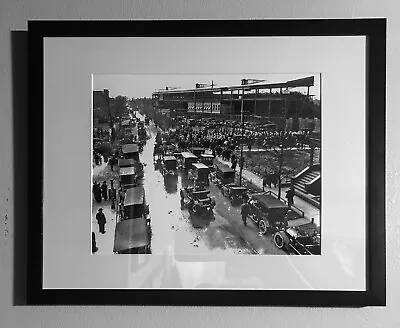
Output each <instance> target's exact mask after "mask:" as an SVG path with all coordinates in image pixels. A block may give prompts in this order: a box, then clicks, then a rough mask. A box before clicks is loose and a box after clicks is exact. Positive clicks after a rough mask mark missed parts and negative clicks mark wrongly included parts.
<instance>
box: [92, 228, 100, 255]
mask: <svg viewBox="0 0 400 328" xmlns="http://www.w3.org/2000/svg"><path fill="white" fill-rule="evenodd" d="M98 250H99V249H98V248H97V246H96V235H95V234H94V232H93V231H92V253H96V252H97V251H98Z"/></svg>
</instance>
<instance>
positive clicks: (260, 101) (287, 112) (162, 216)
mask: <svg viewBox="0 0 400 328" xmlns="http://www.w3.org/2000/svg"><path fill="white" fill-rule="evenodd" d="M199 60H200V58H199ZM260 67H261V63H260ZM320 84H321V74H319V73H308V74H307V73H301V74H290V73H285V74H277V73H276V74H260V73H259V74H241V75H240V74H225V75H205V74H203V75H189V74H186V75H172V74H165V75H93V102H92V103H93V108H92V109H93V114H92V115H93V116H92V117H93V135H92V138H93V139H92V141H93V157H92V166H93V168H92V218H91V222H92V239H93V242H92V253H93V254H96V255H103V254H162V253H163V252H164V250H165V249H167V248H168V247H169V246H170V245H172V244H173V245H174V248H175V250H174V251H175V253H176V254H187V255H190V254H202V255H215V254H220V255H223V254H228V255H231V254H242V255H320V254H321V239H322V238H321V216H320V204H321V92H320Z"/></svg>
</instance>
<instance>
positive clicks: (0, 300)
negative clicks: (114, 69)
mask: <svg viewBox="0 0 400 328" xmlns="http://www.w3.org/2000/svg"><path fill="white" fill-rule="evenodd" d="M397 3H398V1H397V0H387V1H375V0H364V1H359V0H337V1H329V0H319V1H317V0H307V1H306V0H288V1H281V0H271V1H262V0H259V1H238V0H233V1H232V0H225V1H223V0H220V1H212V2H211V1H209V2H206V1H199V0H193V1H183V0H181V1H179V0H168V1H167V0H160V1H154V0H146V1H145V0H142V1H132V0H130V1H128V0H126V1H120V0H115V1H106V0H78V1H65V0H63V1H61V0H20V1H16V0H2V1H1V5H0V9H1V11H0V15H1V16H0V22H1V24H0V44H1V46H0V82H1V83H0V100H1V101H0V104H1V105H0V108H1V112H0V125H1V128H0V150H1V156H0V181H1V184H0V218H1V222H0V290H1V293H0V326H1V327H91V326H94V327H97V328H102V327H133V326H142V327H167V326H168V327H170V326H174V327H197V326H198V327H207V326H208V327H215V326H219V327H242V326H243V327H247V326H253V327H256V326H270V327H274V326H280V327H287V326H289V325H291V326H300V327H301V326H305V325H307V327H322V326H323V327H356V326H360V327H361V326H362V327H399V326H400V319H399V316H398V309H400V284H399V282H398V281H399V280H398V277H399V276H400V262H399V260H398V252H399V251H400V238H398V236H399V235H400V223H399V222H400V221H399V220H398V218H399V216H400V205H399V204H398V199H399V196H400V189H399V187H398V186H400V175H399V174H398V172H399V167H400V153H399V151H398V148H397V147H399V146H400V145H399V142H398V140H400V130H399V129H398V128H397V123H396V122H398V121H399V120H400V114H399V111H398V99H397V97H396V95H397V93H398V89H399V82H398V81H399V80H398V73H399V68H400V67H399V62H398V59H399V58H400V56H399V55H400V54H399V51H400V38H399V35H400V19H399V18H400V17H399V16H400V14H399V13H400V11H399V9H400V6H399V5H398V4H397ZM329 17H331V18H338V17H343V18H351V17H388V52H387V57H388V70H387V72H388V73H387V78H388V88H387V91H388V92H387V93H388V98H387V117H388V120H387V121H388V125H387V130H388V134H387V136H388V138H387V142H388V147H387V181H388V185H387V195H388V196H387V245H388V247H387V280H388V286H387V289H388V299H387V301H388V306H387V307H386V308H364V309H315V308H308V309H303V308H293V309H289V308H265V309H260V308H243V309H240V310H238V309H231V308H177V307H146V308H143V307H107V308H99V307H26V306H25V307H21V306H13V302H14V300H15V298H14V295H13V293H14V291H16V295H15V296H16V300H17V301H18V298H19V297H21V295H22V294H23V290H24V286H23V285H17V286H14V280H13V276H14V274H15V271H18V270H24V269H25V268H24V267H23V266H22V265H21V264H17V265H15V266H14V261H13V255H14V239H17V245H20V246H17V247H21V245H22V246H24V240H25V236H24V235H23V234H21V233H18V231H19V228H20V227H21V225H22V223H21V221H20V220H15V218H16V217H17V218H18V217H21V215H22V214H24V213H25V212H26V209H24V207H23V205H24V204H20V206H16V207H15V208H14V203H15V202H18V201H19V199H15V197H14V189H15V188H14V185H13V174H14V172H13V161H14V159H16V160H18V159H20V155H18V153H17V154H16V156H13V151H14V150H13V138H14V139H15V138H20V134H19V133H18V128H24V127H25V126H26V120H25V118H24V117H21V115H19V113H18V112H15V111H14V113H13V108H14V109H16V110H18V108H21V106H22V107H23V106H25V105H26V99H24V98H19V97H12V87H13V85H14V88H22V89H24V90H26V83H25V81H21V80H18V79H14V80H13V79H12V75H11V71H12V65H13V63H12V60H11V46H12V43H11V33H10V32H11V31H15V30H25V29H26V27H27V20H28V19H183V18H185V19H189V18H192V19H200V18H202V19H213V18H214V19H235V18H329ZM14 46H15V50H16V51H17V52H20V54H21V58H24V54H25V53H26V48H25V47H24V46H19V45H18V43H17V44H16V43H14ZM14 65H15V62H14ZM23 68H24V64H23V63H19V64H18V65H15V66H14V69H16V70H20V69H23ZM25 68H26V67H25ZM29 108H30V110H34V104H29ZM13 115H16V117H17V118H19V119H20V125H19V126H17V129H16V130H13V127H12V117H13ZM16 151H18V152H22V151H24V150H23V149H22V150H21V149H18V150H16ZM25 178H26V176H25V173H24V172H20V173H18V174H17V175H16V179H17V180H18V179H25ZM396 278H397V279H396ZM14 287H15V288H14Z"/></svg>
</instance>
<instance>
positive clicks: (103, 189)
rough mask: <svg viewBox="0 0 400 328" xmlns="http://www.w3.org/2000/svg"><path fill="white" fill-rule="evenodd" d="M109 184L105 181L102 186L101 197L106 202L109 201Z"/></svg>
mask: <svg viewBox="0 0 400 328" xmlns="http://www.w3.org/2000/svg"><path fill="white" fill-rule="evenodd" d="M107 191H108V187H107V182H105V181H103V184H102V185H101V195H102V197H103V198H104V200H107Z"/></svg>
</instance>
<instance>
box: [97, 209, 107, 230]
mask: <svg viewBox="0 0 400 328" xmlns="http://www.w3.org/2000/svg"><path fill="white" fill-rule="evenodd" d="M96 220H97V224H98V225H99V232H100V233H102V234H104V233H105V232H106V230H105V225H106V222H107V220H106V217H105V215H104V213H103V209H102V208H99V211H98V213H97V214H96Z"/></svg>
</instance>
